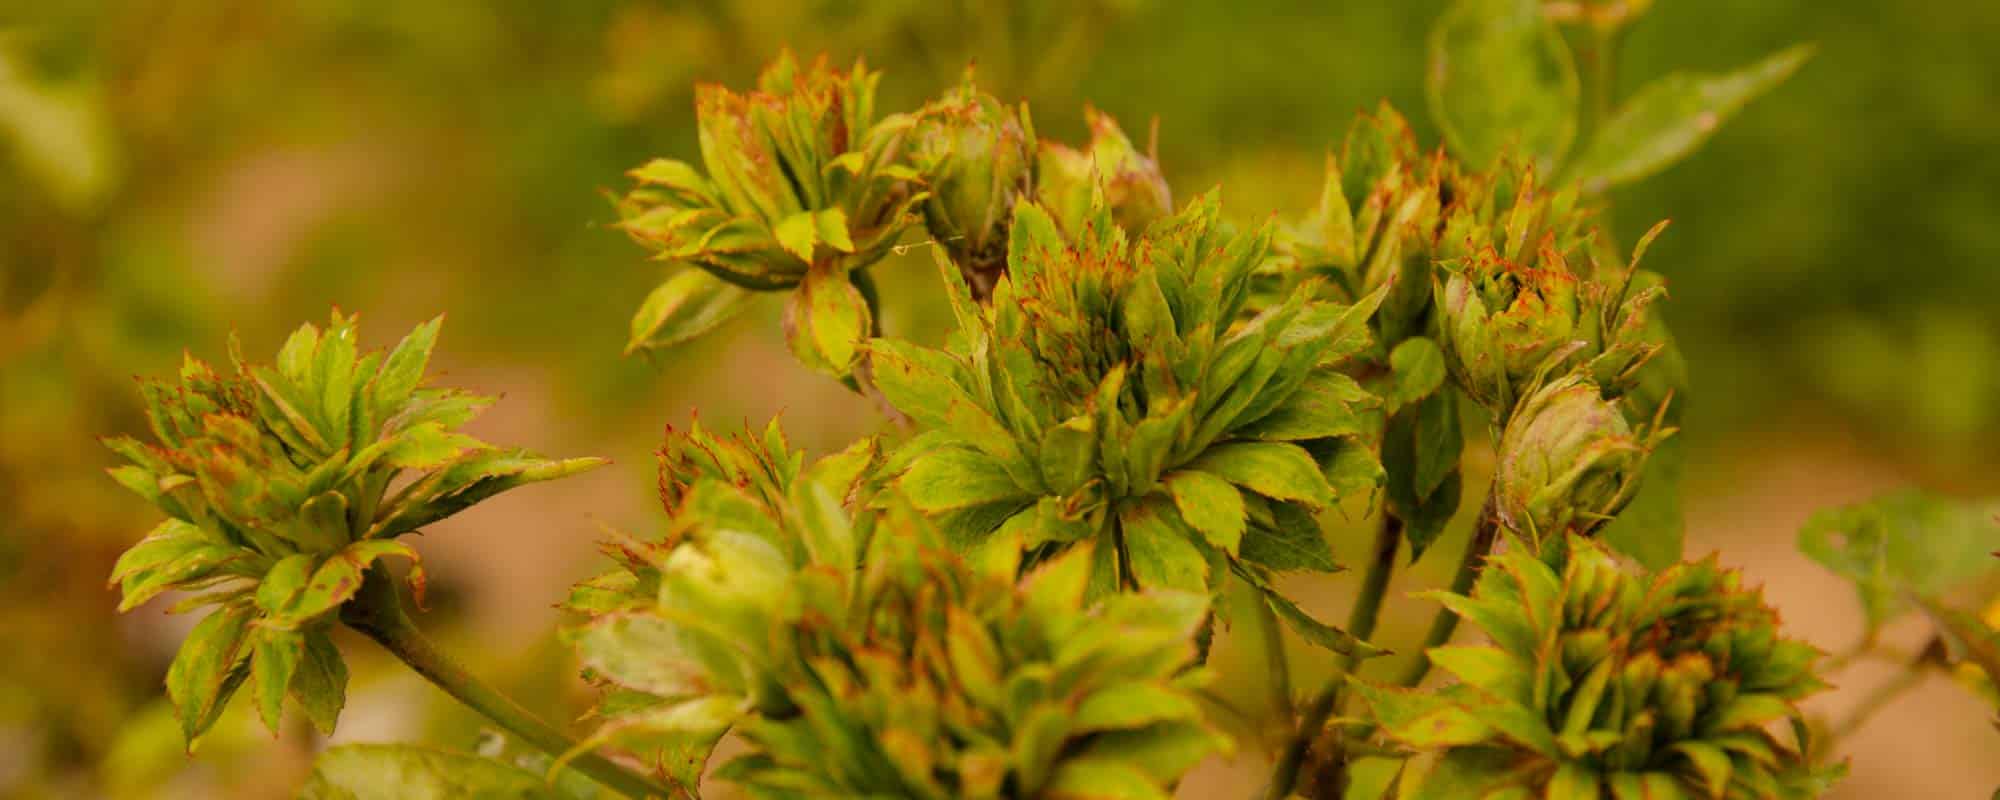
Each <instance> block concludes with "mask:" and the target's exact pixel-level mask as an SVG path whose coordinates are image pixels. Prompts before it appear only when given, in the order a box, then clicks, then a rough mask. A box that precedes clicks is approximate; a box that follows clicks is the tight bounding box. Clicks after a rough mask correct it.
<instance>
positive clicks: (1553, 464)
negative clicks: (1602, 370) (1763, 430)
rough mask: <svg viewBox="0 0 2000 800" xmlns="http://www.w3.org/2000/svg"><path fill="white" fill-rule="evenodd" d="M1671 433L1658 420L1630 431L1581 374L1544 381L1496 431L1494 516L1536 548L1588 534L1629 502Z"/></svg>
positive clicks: (1620, 414) (1619, 411) (1617, 410)
mask: <svg viewBox="0 0 2000 800" xmlns="http://www.w3.org/2000/svg"><path fill="white" fill-rule="evenodd" d="M1673 432H1674V431H1673V429H1671V428H1667V427H1664V426H1663V425H1662V424H1660V422H1659V421H1658V420H1657V419H1656V420H1654V421H1653V422H1652V423H1651V424H1650V425H1649V426H1647V427H1645V428H1635V427H1634V426H1633V425H1632V424H1631V423H1629V422H1627V421H1626V419H1625V414H1624V412H1623V410H1622V409H1621V408H1620V407H1619V405H1618V404H1617V403H1615V402H1613V401H1611V400H1609V399H1606V398H1605V397H1604V394H1603V392H1602V390H1601V389H1600V388H1599V387H1598V385H1597V384H1596V383H1595V382H1593V381H1592V380H1591V379H1590V378H1589V377H1587V376H1585V375H1583V374H1581V373H1570V374H1567V375H1563V376H1561V377H1558V378H1556V379H1554V380H1551V381H1547V382H1546V383H1545V384H1544V385H1543V386H1541V387H1540V388H1538V389H1536V390H1535V391H1534V393H1533V394H1530V395H1529V396H1528V397H1527V398H1525V399H1523V400H1522V401H1521V405H1520V408H1519V409H1518V410H1517V411H1516V413H1515V414H1514V416H1513V417H1512V418H1511V419H1510V420H1508V422H1507V425H1506V427H1505V428H1503V429H1501V433H1500V441H1499V444H1498V446H1497V448H1496V451H1497V452H1496V457H1497V464H1496V465H1495V467H1494V473H1493V500H1494V508H1493V512H1494V514H1495V515H1496V516H1497V517H1498V518H1499V521H1500V524H1501V525H1502V526H1505V527H1506V528H1507V529H1508V530H1511V531H1514V532H1515V533H1517V534H1520V535H1521V536H1523V537H1526V538H1527V540H1528V541H1530V542H1533V543H1535V545H1536V546H1537V547H1540V546H1542V544H1543V543H1545V542H1549V541H1552V540H1554V541H1560V539H1561V537H1562V536H1563V535H1564V534H1566V533H1575V534H1580V535H1588V534H1590V533H1592V532H1593V531H1596V530H1597V529H1598V528H1599V527H1601V526H1603V525H1604V524H1605V523H1606V522H1609V521H1610V520H1611V519H1612V517H1613V515H1615V514H1617V513H1618V512H1619V510H1621V509H1623V508H1624V507H1625V504H1626V503H1629V502H1631V501H1632V498H1633V496H1634V495H1636V494H1637V493H1638V489H1639V483H1640V478H1641V476H1642V475H1643V474H1644V471H1645V465H1646V459H1647V457H1648V456H1649V455H1650V454H1651V453H1652V452H1653V450H1654V448H1656V447H1657V446H1658V445H1659V443H1660V442H1661V441H1663V440H1665V439H1666V437H1668V436H1670V435H1672V434H1673Z"/></svg>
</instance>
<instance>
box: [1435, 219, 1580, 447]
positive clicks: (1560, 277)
mask: <svg viewBox="0 0 2000 800" xmlns="http://www.w3.org/2000/svg"><path fill="white" fill-rule="evenodd" d="M1540 263H1541V264H1543V265H1544V266H1542V267H1540V268H1537V267H1531V266H1525V265H1521V264H1516V263H1512V262H1508V261H1506V260H1504V259H1502V258H1501V257H1500V256H1499V254H1498V253H1495V252H1494V251H1492V250H1485V251H1482V252H1481V253H1479V254H1477V255H1475V256H1473V257H1472V258H1470V259H1468V260H1465V261H1461V262H1458V263H1456V264H1454V265H1452V266H1451V267H1450V269H1451V271H1450V273H1449V275H1448V276H1447V277H1446V278H1445V283H1444V289H1443V294H1442V295H1441V296H1440V297H1439V303H1438V313H1439V342H1440V344H1441V345H1442V346H1443V347H1444V349H1445V353H1446V354H1447V357H1446V362H1447V364H1448V365H1449V366H1450V367H1451V368H1452V370H1453V371H1454V373H1455V374H1456V375H1457V376H1458V380H1459V384H1460V385H1461V386H1463V387H1464V388H1465V390H1466V393H1467V394H1468V395H1471V396H1472V398H1473V399H1474V400H1477V401H1478V402H1480V403H1481V404H1483V405H1486V406H1487V407H1489V408H1504V407H1506V406H1507V405H1508V404H1509V403H1510V402H1511V400H1512V399H1513V397H1514V392H1515V391H1516V388H1515V387H1519V386H1524V385H1526V384H1527V382H1528V381H1529V380H1530V379H1532V378H1533V377H1534V376H1535V374H1536V373H1537V372H1539V371H1540V370H1541V369H1542V366H1543V364H1545V363H1547V362H1548V361H1549V359H1550V358H1551V357H1552V356H1555V355H1556V354H1558V353H1563V354H1565V355H1569V354H1573V353H1574V352H1575V350H1576V348H1575V346H1574V345H1575V343H1576V342H1577V340H1578V339H1577V337H1578V336H1579V335H1580V334H1581V333H1582V331H1580V330H1579V329H1580V328H1582V327H1584V320H1582V319H1580V317H1581V314H1582V309H1581V303H1580V301H1579V299H1578V296H1577V289H1578V286H1577V278H1576V276H1575V275H1572V274H1570V273H1569V271H1568V269H1567V268H1566V266H1564V265H1563V262H1562V259H1561V256H1559V255H1557V254H1556V253H1555V252H1554V251H1553V250H1544V251H1543V253H1542V260H1541V262H1540Z"/></svg>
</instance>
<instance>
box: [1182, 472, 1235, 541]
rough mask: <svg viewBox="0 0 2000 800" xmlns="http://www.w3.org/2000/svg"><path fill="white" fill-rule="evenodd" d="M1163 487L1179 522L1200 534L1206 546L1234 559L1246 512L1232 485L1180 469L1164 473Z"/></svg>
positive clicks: (1209, 475) (1205, 473) (1219, 479)
mask: <svg viewBox="0 0 2000 800" xmlns="http://www.w3.org/2000/svg"><path fill="white" fill-rule="evenodd" d="M1166 486H1167V493H1168V494H1169V495H1171V496H1172V497H1173V498H1174V506H1175V507H1176V508H1178V509H1180V512H1181V519H1184V520H1186V521H1187V523H1188V524H1189V525H1191V526H1193V527H1194V529H1195V530H1197V531H1200V532H1201V535H1202V536H1203V537H1204V538H1206V539H1207V540H1208V543H1209V544H1211V545H1214V546H1215V547H1216V548H1218V549H1220V550H1222V551H1223V552H1226V553H1228V554H1230V555H1232V556H1233V555H1236V552H1237V548H1238V547H1239V546H1240V545H1241V544H1242V542H1243V529H1244V527H1245V526H1246V524H1247V522H1246V520H1247V513H1248V512H1246V511H1245V510H1244V508H1243V494H1242V493H1241V492H1238V491H1237V490H1236V487H1235V486H1234V485H1232V484H1230V483H1229V482H1228V481H1226V480H1223V479H1221V478H1219V477H1216V476H1215V475H1212V474H1209V473H1207V472H1202V471H1200V470H1192V469H1184V470H1179V471H1176V472H1172V473H1168V474H1167V478H1166Z"/></svg>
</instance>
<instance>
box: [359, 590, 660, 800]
mask: <svg viewBox="0 0 2000 800" xmlns="http://www.w3.org/2000/svg"><path fill="white" fill-rule="evenodd" d="M340 621H341V622H343V623H346V624H347V626H348V627H350V628H353V629H355V630H356V631H360V632H361V633H362V635H365V636H367V637H368V638H370V639H373V640H375V642H376V643H377V644H380V645H382V648H383V649H385V650H388V651H389V652H390V653H391V654H393V655H395V656H396V658H398V659H401V660H402V662H403V663H404V664H407V665H409V667H410V669H413V670H416V672H417V674H418V675H422V676H424V678H425V679H426V680H428V681H430V682H431V683H432V684H433V685H435V686H437V687H438V688H439V689H443V690H444V693H445V694H448V695H451V696H452V698H453V699H455V700H457V701H459V702H461V703H464V704H465V705H466V706H467V707H470V708H471V709H472V710H474V711H477V712H479V713H480V714H483V715H485V716H486V718H487V719H489V720H492V721H493V722H494V723H495V724H497V725H499V726H500V727H502V728H505V729H506V730H507V732H509V733H511V734H513V735H514V736H515V737H517V738H519V739H521V740H522V741H525V742H527V743H529V744H532V745H534V746H535V747H537V748H540V749H541V750H542V751H543V752H546V753H548V754H549V755H551V756H554V757H558V758H560V757H562V756H563V755H564V754H565V753H568V752H570V751H571V750H573V749H575V748H576V742H575V741H574V740H572V739H570V737H568V736H566V735H564V734H563V733H562V732H561V731H559V730H556V729H555V728H554V727H552V726H550V725H549V724H548V723H546V722H543V721H542V720H541V719H539V718H537V717H536V716H535V715H534V714H533V713H532V712H530V711H528V710H527V709H525V708H522V707H521V705H520V704H519V703H516V702H514V701H513V700H512V699H511V698H509V697H507V696H506V695H503V694H501V693H500V692H499V691H497V690H495V689H494V688H493V687H491V686H488V685H486V684H485V683H482V682H481V681H480V680H479V679H478V678H475V677H473V675H472V673H470V672H467V671H466V670H465V668H464V667H463V666H460V665H459V663H458V662H457V661H456V660H454V659H453V658H451V657H450V656H448V655H445V654H444V652H443V651H440V650H438V649H437V646H436V645H433V644H431V641H430V640H429V639H427V638H425V637H424V635H423V633H422V632H420V631H418V630H417V626H416V624H415V623H414V622H412V621H411V620H410V615H409V613H408V612H406V611H405V610H404V607H403V599H402V592H401V591H400V590H398V589H397V588H396V580H395V578H394V577H392V576H390V575H389V574H388V573H387V572H386V571H384V570H383V569H382V568H380V567H377V568H374V569H371V570H369V571H368V575H367V577H366V578H365V579H364V580H363V581H362V583H361V591H360V592H359V593H358V594H356V595H355V596H354V599H353V600H352V601H349V602H348V603H347V605H345V606H342V607H341V610H340ZM569 766H570V767H571V768H574V769H575V770H576V771H578V772H581V773H583V774H585V775H588V776H590V777H591V778H592V779H594V780H596V781H597V782H598V783H601V784H604V785H605V786H607V787H609V788H611V789H612V790H614V791H617V792H619V793H620V794H623V795H625V796H627V797H638V798H647V797H668V796H670V795H671V793H670V792H669V791H668V789H667V788H666V787H665V786H662V785H660V784H659V783H656V782H654V781H653V780H651V779H649V778H647V777H645V776H643V775H640V774H639V773H636V772H633V771H631V770H628V769H626V768H624V767H621V766H619V765H617V764H615V763H612V762H611V761H610V760H608V759H606V758H604V757H603V756H600V755H597V754H596V753H584V754H582V755H580V756H577V757H576V758H574V759H572V760H571V761H570V762H569Z"/></svg>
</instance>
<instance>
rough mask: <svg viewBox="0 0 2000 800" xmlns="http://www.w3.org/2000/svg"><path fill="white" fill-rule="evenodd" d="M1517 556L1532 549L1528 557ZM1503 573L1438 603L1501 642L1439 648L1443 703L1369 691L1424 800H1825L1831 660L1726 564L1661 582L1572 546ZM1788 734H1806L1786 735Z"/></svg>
mask: <svg viewBox="0 0 2000 800" xmlns="http://www.w3.org/2000/svg"><path fill="white" fill-rule="evenodd" d="M1515 544H1519V543H1518V542H1516V543H1515ZM1547 550H1548V551H1549V552H1547V553H1546V554H1545V555H1546V556H1548V558H1547V560H1544V559H1543V558H1537V557H1536V556H1535V555H1534V554H1533V553H1532V552H1530V551H1528V550H1526V549H1523V548H1519V547H1516V548H1513V549H1510V550H1509V551H1507V552H1505V553H1503V554H1500V555H1498V556H1496V557H1494V558H1493V559H1492V561H1491V562H1490V563H1489V564H1488V565H1487V568H1486V570H1485V572H1484V573H1482V574H1481V576H1480V579H1479V583H1478V586H1477V588H1476V589H1475V590H1474V591H1473V593H1472V596H1470V597H1465V596H1460V595H1449V594H1447V595H1442V596H1441V597H1440V598H1439V599H1440V600H1442V601H1443V602H1444V603H1445V604H1446V605H1448V606H1449V607H1450V608H1451V609H1452V610H1453V611H1455V612H1456V613H1458V614H1459V615H1460V616H1462V617H1464V618H1465V619H1467V620H1469V621H1471V622H1472V623H1473V624H1475V625H1477V626H1478V627H1479V628H1480V630H1481V631H1482V632H1484V633H1485V634H1486V636H1487V637H1488V638H1489V639H1490V640H1491V643H1490V644H1484V645H1465V646H1449V647H1439V648H1434V649H1432V650H1431V651H1430V653H1429V656H1430V658H1431V660H1432V662H1433V663H1436V664H1437V665H1438V666H1440V667H1442V668H1443V669H1444V670H1445V671H1447V672H1449V673H1450V674H1451V675H1453V676H1454V677H1456V678H1457V679H1458V683H1456V684H1453V685H1451V686H1448V687H1446V688H1444V689H1441V690H1437V691H1429V692H1426V691H1419V690H1406V689H1387V688H1377V687H1373V686H1369V685H1367V684H1365V683H1359V682H1357V685H1358V686H1359V687H1360V690H1361V692H1362V694H1363V695H1364V696H1366V697H1367V698H1368V700H1369V703H1370V704H1371V706H1372V708H1373V717H1374V720H1375V722H1376V723H1377V724H1378V725H1379V726H1380V730H1381V732H1382V734H1383V735H1384V736H1386V737H1387V739H1388V740H1389V742H1390V743H1391V744H1392V746H1394V747H1397V748H1400V749H1407V750H1408V751H1410V752H1411V754H1412V755H1413V756H1414V757H1417V758H1419V759H1420V761H1421V762H1422V766H1421V767H1417V766H1416V765H1414V764H1413V768H1412V769H1410V770H1408V771H1406V773H1405V775H1404V778H1403V786H1402V787H1401V791H1402V794H1401V795H1399V796H1402V797H1406V798H1412V799H1413V800H1418V799H1423V798H1468V797H1478V798H1502V797H1507V798H1548V799H1549V800H1557V799H1559V798H1592V797H1616V798H1621V800H1623V799H1625V798H1632V799H1634V800H1636V798H1714V799H1715V800H1749V799H1750V798H1773V797H1784V798H1790V797H1816V796H1818V794H1819V793H1820V792H1821V791H1824V789H1825V787H1826V785H1827V784H1828V783H1829V782H1830V781H1831V780H1832V779H1833V778H1834V777H1837V775H1838V772H1839V770H1840V768H1839V767H1834V768H1830V769H1829V768H1822V767H1815V766H1813V765H1811V764H1810V762H1809V760H1808V757H1807V752H1808V750H1809V748H1810V744H1811V743H1810V742H1809V741H1805V738H1806V734H1805V731H1806V728H1805V725H1804V721H1803V717H1802V716H1801V714H1800V712H1799V709H1798V706H1797V702H1798V700H1799V699H1800V698H1802V697H1805V696H1806V695H1809V694H1811V693H1813V692H1815V691H1817V690H1819V689H1821V688H1823V684H1822V683H1821V682H1820V681H1819V679H1818V678H1816V677H1815V676H1814V675H1813V671H1812V667H1813V662H1814V661H1815V660H1816V659H1817V658H1818V657H1819V653H1818V651H1816V650H1814V649H1813V648H1812V647H1811V646H1809V645H1806V644H1804V643H1802V642H1798V641H1793V640H1790V639H1785V638H1782V637H1780V636H1779V635H1778V617H1777V612H1775V611H1773V610H1772V609H1771V608H1770V607H1769V606H1767V605H1765V604H1764V602H1763V599H1762V597H1761V595H1760V594H1759V593H1758V592H1755V591H1752V590H1749V589H1746V588H1745V587H1743V585H1742V582H1741V577H1740V576H1739V575H1738V574H1737V573H1735V572H1731V571H1727V570H1723V569H1721V568H1720V567H1718V566H1717V565H1716V563H1715V560H1714V559H1712V558H1711V559H1708V560H1705V561H1699V562H1689V563H1683V564H1680V565H1677V566H1675V567H1672V568H1670V569H1667V570H1664V571H1662V572H1660V573H1658V574H1656V575H1653V576H1650V577H1641V576H1638V575H1634V574H1632V573H1629V572H1627V571H1626V570H1625V569H1623V568H1622V567H1621V565H1620V564H1619V563H1618V562H1617V561H1616V560H1614V559H1613V557H1612V556H1611V555H1610V554H1609V553H1608V552H1607V551H1606V550H1604V549H1603V546H1602V545H1600V544H1599V543H1597V542H1595V541H1592V540H1589V539H1585V538H1582V537H1577V536H1571V537H1569V538H1567V539H1566V540H1564V546H1563V547H1558V548H1547ZM1785 720H1790V721H1791V722H1792V733H1791V734H1790V735H1779V734H1777V733H1774V732H1772V731H1771V730H1770V727H1771V725H1772V724H1773V723H1777V722H1780V721H1785Z"/></svg>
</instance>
